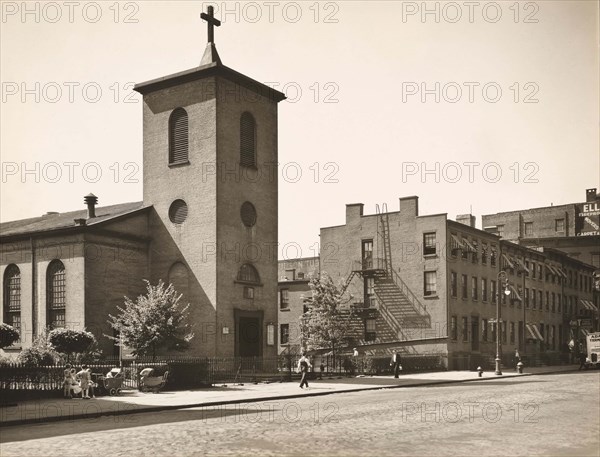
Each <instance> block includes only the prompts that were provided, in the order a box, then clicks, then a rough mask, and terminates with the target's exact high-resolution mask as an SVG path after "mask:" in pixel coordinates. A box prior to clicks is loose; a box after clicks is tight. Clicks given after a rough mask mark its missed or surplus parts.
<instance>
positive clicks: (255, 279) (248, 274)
mask: <svg viewBox="0 0 600 457" xmlns="http://www.w3.org/2000/svg"><path fill="white" fill-rule="evenodd" d="M237 280H238V281H243V282H250V283H254V284H260V276H258V271H256V268H254V265H251V264H249V263H245V264H243V265H242V266H241V267H240V269H239V270H238V275H237Z"/></svg>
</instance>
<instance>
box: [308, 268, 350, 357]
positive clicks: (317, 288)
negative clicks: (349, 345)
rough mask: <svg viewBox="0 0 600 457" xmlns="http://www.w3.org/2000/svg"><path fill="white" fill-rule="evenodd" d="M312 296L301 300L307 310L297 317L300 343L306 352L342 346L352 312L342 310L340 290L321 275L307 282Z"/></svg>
mask: <svg viewBox="0 0 600 457" xmlns="http://www.w3.org/2000/svg"><path fill="white" fill-rule="evenodd" d="M309 287H310V289H311V292H312V293H311V296H310V297H307V298H306V299H305V300H304V304H305V305H306V306H307V308H308V309H307V311H306V312H305V313H304V314H303V315H302V317H301V318H300V329H301V332H302V341H303V343H304V345H305V346H306V348H307V349H309V350H313V349H324V348H329V349H331V350H332V351H333V355H334V357H335V350H336V348H337V347H339V346H340V345H342V344H343V343H344V342H345V341H346V338H347V336H348V334H349V327H350V320H351V318H352V310H351V308H350V307H344V306H343V305H344V304H345V303H347V301H348V300H346V301H344V300H343V293H342V290H341V287H338V286H336V285H335V284H334V282H333V280H332V279H331V277H330V276H329V275H328V274H327V273H325V272H323V273H321V275H320V277H314V278H312V279H311V281H310V282H309Z"/></svg>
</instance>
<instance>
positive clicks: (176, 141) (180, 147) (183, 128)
mask: <svg viewBox="0 0 600 457" xmlns="http://www.w3.org/2000/svg"><path fill="white" fill-rule="evenodd" d="M188 143H189V140H188V115H187V112H186V111H185V110H184V109H183V108H176V109H175V110H174V111H173V112H172V113H171V117H170V119H169V164H177V163H186V162H187V161H188V160H189V159H188Z"/></svg>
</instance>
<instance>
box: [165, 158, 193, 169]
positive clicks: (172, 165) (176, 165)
mask: <svg viewBox="0 0 600 457" xmlns="http://www.w3.org/2000/svg"><path fill="white" fill-rule="evenodd" d="M189 164H190V161H189V160H186V161H185V162H171V163H170V164H169V168H177V167H183V166H185V165H189Z"/></svg>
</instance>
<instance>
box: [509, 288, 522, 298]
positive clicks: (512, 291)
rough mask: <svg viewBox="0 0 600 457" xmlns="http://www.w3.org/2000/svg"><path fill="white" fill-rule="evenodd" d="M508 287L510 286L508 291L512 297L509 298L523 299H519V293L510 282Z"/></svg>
mask: <svg viewBox="0 0 600 457" xmlns="http://www.w3.org/2000/svg"><path fill="white" fill-rule="evenodd" d="M508 287H509V288H510V293H511V294H513V295H512V297H510V298H511V299H513V300H519V301H523V300H522V299H521V296H520V295H519V292H518V291H517V289H516V288H515V286H513V285H512V284H509V285H508Z"/></svg>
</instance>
